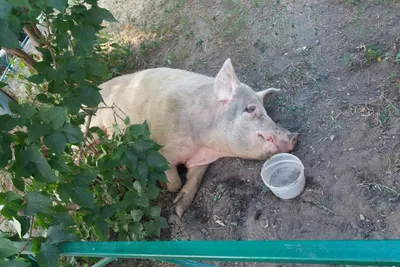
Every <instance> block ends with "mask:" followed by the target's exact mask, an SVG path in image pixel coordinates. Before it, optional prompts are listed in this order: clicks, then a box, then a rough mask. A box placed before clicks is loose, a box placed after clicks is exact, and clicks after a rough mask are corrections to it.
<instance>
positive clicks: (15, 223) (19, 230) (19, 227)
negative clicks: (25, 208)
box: [13, 216, 22, 239]
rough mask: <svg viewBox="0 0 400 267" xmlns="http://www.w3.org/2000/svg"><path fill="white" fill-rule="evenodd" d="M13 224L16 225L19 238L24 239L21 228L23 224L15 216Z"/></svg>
mask: <svg viewBox="0 0 400 267" xmlns="http://www.w3.org/2000/svg"><path fill="white" fill-rule="evenodd" d="M13 223H14V228H15V230H16V231H17V234H18V236H19V238H21V239H22V234H21V233H22V227H21V224H20V222H19V221H18V220H17V219H15V217H14V216H13Z"/></svg>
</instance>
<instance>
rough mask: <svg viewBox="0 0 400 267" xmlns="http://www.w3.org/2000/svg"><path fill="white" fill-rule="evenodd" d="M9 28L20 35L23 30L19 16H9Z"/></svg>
mask: <svg viewBox="0 0 400 267" xmlns="http://www.w3.org/2000/svg"><path fill="white" fill-rule="evenodd" d="M8 27H9V28H10V30H12V31H13V32H15V33H18V32H19V31H21V30H22V28H21V21H20V20H19V18H18V17H17V16H14V15H12V14H10V15H9V16H8Z"/></svg>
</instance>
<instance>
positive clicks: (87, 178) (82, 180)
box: [73, 171, 97, 187]
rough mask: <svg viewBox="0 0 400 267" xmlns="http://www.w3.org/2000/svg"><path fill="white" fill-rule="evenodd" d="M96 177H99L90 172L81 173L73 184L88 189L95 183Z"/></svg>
mask: <svg viewBox="0 0 400 267" xmlns="http://www.w3.org/2000/svg"><path fill="white" fill-rule="evenodd" d="M96 177H97V173H94V172H90V171H83V172H81V173H78V174H77V175H76V176H75V179H74V180H73V183H74V184H75V185H76V186H82V187H87V186H89V185H90V184H91V183H92V182H93V180H94V178H96Z"/></svg>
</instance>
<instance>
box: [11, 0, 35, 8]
mask: <svg viewBox="0 0 400 267" xmlns="http://www.w3.org/2000/svg"><path fill="white" fill-rule="evenodd" d="M6 1H7V2H8V3H10V4H11V5H13V6H20V7H27V8H29V7H30V5H29V1H28V0H6Z"/></svg>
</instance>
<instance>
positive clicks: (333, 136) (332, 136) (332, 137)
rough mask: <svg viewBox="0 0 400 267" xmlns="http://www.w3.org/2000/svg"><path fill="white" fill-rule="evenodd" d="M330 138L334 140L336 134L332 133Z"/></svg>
mask: <svg viewBox="0 0 400 267" xmlns="http://www.w3.org/2000/svg"><path fill="white" fill-rule="evenodd" d="M329 138H330V139H331V142H332V141H333V139H335V135H334V134H332V135H331V136H330V137H329Z"/></svg>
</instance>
